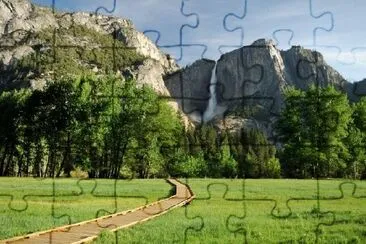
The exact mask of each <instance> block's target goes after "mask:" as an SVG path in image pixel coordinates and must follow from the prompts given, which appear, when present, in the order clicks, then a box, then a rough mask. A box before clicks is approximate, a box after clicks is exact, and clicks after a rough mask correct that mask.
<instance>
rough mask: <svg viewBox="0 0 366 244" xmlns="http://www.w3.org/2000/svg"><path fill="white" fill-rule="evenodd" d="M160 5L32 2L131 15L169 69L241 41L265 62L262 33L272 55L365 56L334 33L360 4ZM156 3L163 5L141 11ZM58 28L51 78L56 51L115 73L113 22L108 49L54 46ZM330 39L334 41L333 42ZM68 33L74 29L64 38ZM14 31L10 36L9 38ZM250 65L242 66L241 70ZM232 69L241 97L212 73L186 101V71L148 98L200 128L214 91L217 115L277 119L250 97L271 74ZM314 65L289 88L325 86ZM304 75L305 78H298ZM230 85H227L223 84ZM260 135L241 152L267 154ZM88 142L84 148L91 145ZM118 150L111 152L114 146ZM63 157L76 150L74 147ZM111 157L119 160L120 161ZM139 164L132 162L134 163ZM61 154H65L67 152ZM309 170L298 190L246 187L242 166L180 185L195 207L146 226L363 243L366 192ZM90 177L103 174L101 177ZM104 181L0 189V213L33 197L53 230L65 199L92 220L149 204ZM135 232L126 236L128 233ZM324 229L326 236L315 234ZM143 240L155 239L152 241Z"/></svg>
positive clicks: (115, 96)
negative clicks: (242, 111) (247, 112)
mask: <svg viewBox="0 0 366 244" xmlns="http://www.w3.org/2000/svg"><path fill="white" fill-rule="evenodd" d="M68 2H69V3H68ZM158 2H159V1H146V3H145V2H143V1H126V3H124V2H123V3H122V2H120V1H117V0H109V1H104V2H102V1H99V0H98V1H81V0H80V1H63V2H62V4H61V2H60V0H53V1H50V0H43V1H38V3H42V4H44V5H46V6H49V7H51V8H52V9H53V12H54V14H55V13H56V9H58V8H62V7H63V6H72V5H74V7H69V8H72V10H84V11H89V12H92V13H93V14H95V15H120V16H124V15H123V14H126V16H127V15H132V14H133V13H136V16H129V17H131V18H132V20H133V21H134V19H136V20H138V19H139V18H140V19H146V23H143V24H144V27H145V28H144V29H142V30H141V31H142V32H143V33H144V34H145V35H147V36H148V37H149V38H150V39H151V40H152V41H153V42H154V43H155V44H156V46H157V47H158V48H160V49H162V50H163V51H165V52H167V53H169V54H170V55H171V56H172V57H174V58H175V60H176V61H177V62H178V63H179V64H183V65H186V64H190V63H193V62H194V61H195V60H198V59H201V58H205V59H212V60H218V59H219V58H220V56H221V55H222V54H224V53H226V52H228V51H232V50H235V49H238V48H241V47H243V46H244V45H246V46H245V47H244V48H242V49H241V50H240V52H242V56H244V55H246V54H245V53H246V52H247V53H249V52H251V50H253V49H255V50H256V51H255V52H257V53H259V54H261V55H267V54H266V53H267V51H268V50H272V49H271V46H270V45H268V44H263V45H251V46H249V44H251V43H252V42H253V41H254V40H256V39H259V38H265V37H266V38H271V39H273V40H274V41H275V44H276V46H277V47H283V48H289V47H290V46H292V45H294V44H296V45H297V44H301V45H302V46H305V47H307V48H312V49H316V50H318V51H320V52H321V53H323V52H324V53H327V54H329V53H330V54H329V55H330V56H332V55H333V56H335V57H336V62H339V63H340V64H341V66H354V67H355V70H359V69H360V67H364V66H362V63H364V61H365V60H364V53H365V51H366V44H365V42H364V41H363V40H364V38H363V37H362V36H360V37H359V38H356V37H354V36H352V35H344V32H345V31H344V30H345V29H352V30H354V31H355V32H362V31H361V30H362V29H363V28H362V27H363V22H362V20H363V19H362V18H361V16H363V13H362V10H364V9H365V8H362V7H365V6H366V5H365V4H364V3H363V2H362V1H349V2H345V1H335V2H334V3H333V2H332V4H330V3H329V2H327V3H324V2H325V1H324V2H322V1H320V0H301V1H287V2H286V1H276V0H271V1H268V2H266V4H263V5H261V4H258V2H256V1H253V0H234V1H230V3H228V1H223V0H213V1H198V0H173V1H167V2H164V3H158ZM159 4H160V5H161V8H157V7H154V8H152V7H151V6H156V5H159ZM149 6H150V7H151V8H149ZM128 9H129V11H130V13H129V12H128ZM138 10H140V11H138ZM213 10H215V11H214V13H212V12H213ZM360 12H361V13H360ZM259 13H260V14H261V16H266V15H268V16H270V15H271V14H272V13H278V15H281V14H283V13H285V14H284V15H285V16H284V17H283V18H280V21H279V22H278V23H277V22H272V21H271V19H267V20H266V19H260V18H259V17H258V15H259ZM343 13H345V14H343ZM350 13H353V14H354V15H356V16H357V18H349V15H350ZM165 14H166V16H167V18H166V19H165V18H163V17H162V15H165ZM69 17H70V16H69V15H68V14H65V15H63V16H58V17H57V18H69ZM70 18H72V17H70ZM160 19H161V20H160ZM153 20H154V21H153ZM96 21H97V22H98V21H100V22H99V23H101V24H103V20H102V19H100V20H98V19H97V20H96ZM139 21H140V20H139ZM141 21H142V20H141ZM149 21H150V22H149ZM70 23H71V25H70V26H67V27H66V26H65V27H64V28H65V29H67V30H71V31H72V30H75V28H76V27H75V26H73V23H74V22H73V20H72V21H71V22H70ZM299 23H306V25H300V24H299ZM62 28H63V26H60V28H59V29H56V28H55V29H52V28H51V29H50V30H49V36H48V38H50V40H51V42H50V43H52V45H46V46H42V47H41V48H40V49H48V50H50V52H51V54H52V55H51V57H52V58H51V59H48V60H47V62H48V64H49V65H53V66H54V70H57V69H59V68H60V67H59V66H57V65H56V64H58V63H60V59H59V55H58V53H60V52H66V53H67V52H69V53H77V55H80V57H82V56H83V57H85V56H87V55H91V56H90V59H91V60H93V61H94V62H95V63H98V64H103V62H106V60H101V56H100V55H99V52H100V51H102V52H103V53H105V54H106V55H107V57H110V59H111V60H109V62H110V63H112V66H113V67H112V68H111V67H110V68H111V69H112V70H113V71H118V70H119V68H120V67H119V66H120V63H119V61H120V60H118V57H119V56H120V55H122V54H121V53H122V52H124V51H125V50H128V49H129V48H126V47H124V46H123V47H122V46H119V44H118V42H117V39H118V38H117V35H118V32H119V28H120V26H119V25H118V23H116V25H115V29H114V30H112V31H111V33H114V35H115V36H114V41H113V42H108V43H106V44H105V45H99V44H100V43H99V44H98V43H97V44H96V46H95V47H93V48H91V50H90V47H86V46H85V45H82V43H83V40H82V37H80V39H78V38H79V37H78V36H75V38H76V39H77V40H79V41H80V43H67V42H64V40H63V36H62V32H60V29H62ZM65 31H66V30H65ZM337 32H339V33H341V34H337ZM74 33H76V32H75V31H74ZM12 34H13V35H16V33H12ZM341 38H342V40H340V39H341ZM102 41H103V40H102ZM20 45H21V44H20V43H16V44H15V45H13V47H18V46H20ZM1 47H3V46H1ZM270 54H272V53H270ZM38 55H39V60H44V59H42V55H44V53H42V52H39V53H38ZM253 60H254V59H253ZM218 63H219V62H217V63H215V69H213V68H212V70H214V72H212V73H211V71H210V75H212V76H213V75H216V74H219V73H222V72H224V71H225V68H227V67H222V66H219V64H218ZM248 63H250V64H251V65H249V66H246V64H248ZM38 65H39V63H37V64H34V66H35V67H37V66H38ZM235 65H237V66H245V67H244V68H243V70H245V71H244V74H242V76H239V77H240V79H241V80H240V81H239V82H241V87H240V88H241V89H242V90H239V91H238V90H236V91H234V92H233V91H232V90H230V89H229V88H227V87H225V84H224V83H222V82H221V81H220V80H219V79H216V80H214V79H212V76H211V79H210V83H208V84H207V86H205V87H204V89H202V90H205V92H206V96H205V97H204V98H202V96H201V97H199V96H197V97H195V94H194V95H193V96H191V94H189V95H187V94H186V93H185V91H184V88H185V87H187V82H190V80H189V79H190V78H189V75H186V74H184V73H183V74H182V73H180V74H179V76H178V78H177V79H176V81H177V82H178V83H177V84H175V85H176V86H179V87H180V89H178V91H177V93H176V94H171V96H163V95H162V96H160V97H158V99H157V100H163V101H166V100H168V101H175V100H178V101H179V102H180V106H181V107H180V108H181V109H182V111H183V112H184V113H186V114H195V116H196V117H198V119H197V121H201V122H204V121H205V119H204V117H205V112H206V107H203V108H201V107H199V106H201V105H200V104H203V103H205V104H208V105H207V106H210V105H209V104H210V101H211V100H212V97H213V96H214V95H216V98H217V100H218V105H220V104H221V105H222V106H223V107H224V106H234V105H235V106H239V105H240V106H242V107H248V106H253V105H258V104H259V105H261V106H262V107H264V108H269V109H268V110H269V111H265V113H264V114H265V115H267V116H271V118H274V119H276V118H277V117H279V116H280V114H279V111H277V109H276V108H277V103H278V100H277V98H276V97H275V96H273V95H271V94H264V95H263V93H261V92H260V91H261V89H258V90H259V91H256V92H253V93H249V92H248V91H249V90H251V89H253V87H261V82H262V81H263V80H264V79H268V77H271V72H272V71H271V70H267V69H266V67H267V66H265V64H264V63H260V62H257V61H256V60H254V61H249V62H248V61H246V63H245V62H244V61H243V60H238V61H237V62H236V63H233V64H232V66H233V67H235ZM321 65H322V64H321V62H320V61H319V58H318V56H317V55H315V56H313V57H310V58H304V59H301V60H299V61H297V64H296V76H297V77H296V78H297V79H299V80H309V79H312V80H313V81H315V82H314V83H315V85H316V86H315V87H316V89H319V88H320V87H321V86H322V85H323V82H324V76H325V74H324V72H325V71H324V70H323V68H322V66H321ZM34 66H33V67H34ZM341 66H337V67H341ZM309 67H310V68H309ZM351 70H352V68H351ZM304 71H307V72H305V73H304ZM57 76H58V74H57V72H54V79H55V80H56V79H57V78H58V77H57ZM233 80H235V79H234V78H233ZM200 85H201V84H200ZM261 88H263V87H261ZM263 89H264V88H263ZM263 89H262V90H263ZM213 91H214V92H213ZM355 91H356V89H355ZM91 93H93V92H91ZM258 94H259V95H258ZM355 94H356V92H355ZM356 95H357V96H364V95H366V92H365V93H362V92H361V93H360V92H359V90H358V91H357V94H356ZM327 98H328V97H322V96H321V95H319V93H318V94H316V96H315V100H314V101H313V103H311V104H302V105H301V106H304V107H305V106H313V107H314V108H315V111H316V112H318V113H320V112H321V106H320V105H319V101H322V99H327ZM89 99H95V100H101V101H116V100H123V101H126V103H128V101H129V99H131V97H129V96H128V94H127V95H126V94H120V93H119V92H118V85H117V81H116V82H111V84H110V87H109V89H108V91H107V92H106V93H105V95H100V94H96V93H93V96H90V97H89ZM191 103H197V104H198V105H197V107H199V108H198V109H197V108H194V109H191V107H190V104H191ZM112 104H113V106H112V107H111V110H114V109H117V108H115V107H114V104H115V103H114V102H112ZM233 104H234V105H233ZM238 104H239V105H238ZM143 106H151V107H152V108H153V109H150V110H149V111H153V112H152V115H154V114H158V113H159V111H160V107H159V106H160V104H159V103H158V102H157V103H153V104H149V105H146V104H145V103H144V100H143V99H142V100H141V107H143ZM96 113H98V111H96ZM149 115H150V114H147V115H146V116H149ZM220 116H222V121H223V123H224V124H225V123H229V120H230V119H231V117H230V116H231V114H229V113H222V114H220ZM338 116H339V115H337V114H330V115H329V118H333V120H334V121H339V118H338ZM98 118H101V121H102V120H107V121H109V120H112V118H111V116H110V114H100V115H98ZM98 122H100V121H94V122H91V121H89V122H88V124H87V125H88V126H89V127H90V128H89V129H90V130H93V128H94V127H93V126H95V124H94V123H98ZM333 129H334V128H333V127H332V125H328V124H327V121H324V122H323V123H322V124H320V125H317V126H316V127H315V128H313V130H314V131H315V132H321V133H323V134H324V135H325V134H326V133H327V132H328V131H331V130H333ZM113 131H114V132H115V133H128V128H127V129H125V128H120V127H118V125H117V126H116V127H115V128H113ZM148 133H151V134H153V133H155V131H148ZM111 136H112V144H113V145H112V146H116V145H117V144H118V142H117V141H116V140H117V139H116V140H113V134H112V135H111ZM268 138H269V140H268V141H264V142H263V143H251V142H248V143H247V144H246V145H247V146H248V147H251V148H254V149H255V148H266V149H268V150H271V147H272V146H273V143H277V140H279V138H277V135H276V134H270V135H268ZM187 144H188V145H187ZM187 144H184V143H182V144H181V145H172V146H167V147H166V148H162V149H161V150H179V149H181V148H183V147H191V148H194V147H197V148H200V149H201V148H202V147H204V146H203V145H201V144H200V143H192V142H188V143H187ZM314 144H315V145H316V148H318V150H319V151H321V150H322V149H329V150H333V149H334V150H337V148H338V147H337V146H338V145H334V144H332V143H329V141H326V142H325V143H324V141H322V140H321V138H314ZM223 145H225V143H223ZM55 146H60V145H55ZM90 146H91V148H92V146H93V145H90ZM118 146H120V145H119V144H118ZM145 146H146V147H148V146H149V141H146V145H145ZM226 146H228V147H229V148H236V150H246V149H243V148H242V147H243V145H242V144H241V143H240V142H237V143H233V140H231V141H230V143H229V142H227V143H226ZM302 146H303V148H304V150H306V148H307V147H308V146H309V145H308V144H303V145H302ZM61 147H62V146H61ZM355 147H356V148H357V147H358V148H361V149H364V148H365V145H363V143H359V145H356V146H355ZM200 149H197V150H200ZM205 149H206V150H207V151H209V150H210V148H205ZM70 150H72V152H75V151H76V150H77V149H70ZM132 150H133V148H132ZM107 156H108V155H107ZM109 156H111V157H113V156H115V157H116V158H119V157H120V156H119V155H109ZM138 156H139V155H136V157H138ZM321 156H322V155H320V153H319V154H316V155H315V156H314V157H318V158H317V160H318V161H321V160H324V158H321ZM69 157H70V158H71V157H72V153H71V152H70V155H69ZM326 160H331V159H326ZM95 163H97V162H95ZM106 167H107V166H106ZM317 167H318V166H317V165H316V166H314V172H315V174H314V178H313V179H311V180H310V179H309V181H308V183H307V185H306V186H304V185H303V183H300V182H296V181H290V180H289V182H290V183H288V182H286V181H287V180H284V181H283V182H282V183H281V184H279V185H276V186H277V187H278V188H275V187H274V186H272V182H271V181H270V180H262V181H261V182H262V183H261V185H258V182H256V181H255V180H252V179H248V178H249V177H246V176H247V175H248V172H246V169H243V172H242V173H243V176H244V177H242V178H243V179H235V180H221V179H205V180H199V179H186V180H185V181H184V183H185V184H187V185H190V186H191V187H192V190H193V192H194V193H195V194H196V199H195V200H194V201H193V202H192V203H191V204H189V205H187V206H184V209H179V210H175V211H177V213H176V215H174V216H175V217H177V216H178V215H179V217H177V219H172V218H169V217H165V216H163V217H162V218H166V219H159V218H158V219H156V220H155V221H157V222H156V223H157V224H156V225H158V226H160V228H163V227H165V228H166V230H165V231H166V232H169V228H170V227H171V232H173V233H170V235H169V234H166V235H167V236H164V235H163V234H161V235H162V236H161V238H162V240H165V241H167V239H165V238H168V239H169V238H171V239H170V241H172V242H178V243H194V242H200V243H204V242H220V238H221V237H222V236H229V239H228V240H229V241H230V242H232V243H255V242H256V241H258V240H261V241H262V242H270V241H271V240H272V239H271V238H275V239H276V240H279V241H281V242H282V243H296V242H300V243H306V242H310V243H313V242H317V243H323V242H324V243H327V242H330V241H332V240H333V241H334V240H337V241H339V242H341V241H343V242H347V241H348V242H351V241H354V242H355V243H357V241H358V242H359V243H363V242H364V241H365V240H366V234H365V233H366V227H365V216H366V215H365V214H366V213H365V209H364V208H362V207H360V206H366V188H365V185H364V183H363V182H361V181H341V180H340V181H338V182H337V184H336V185H335V184H334V181H332V184H330V182H327V180H323V179H321V176H320V175H318V168H317ZM117 170H118V169H116V171H117ZM100 172H101V173H100V174H102V172H103V170H101V171H100ZM110 178H114V180H113V183H111V182H109V183H103V182H102V181H99V180H86V179H80V180H77V181H74V182H73V183H72V184H73V185H72V186H70V188H69V189H68V190H67V191H65V190H62V189H58V188H57V180H55V179H43V178H41V177H40V178H32V179H29V183H28V184H29V185H31V186H32V188H34V189H36V190H35V191H29V190H28V191H26V194H24V195H19V194H16V195H13V194H11V193H9V192H8V191H7V192H6V193H1V192H0V199H2V200H4V199H5V200H4V201H2V202H6V205H5V206H1V208H2V209H1V211H10V212H11V213H12V214H15V215H16V214H27V211H29V210H30V209H31V208H32V207H33V206H32V203H34V202H37V201H45V202H49V205H50V207H49V208H48V209H45V211H49V213H50V215H49V216H50V219H49V222H50V226H52V225H62V224H72V223H75V222H78V221H77V220H78V219H79V218H80V217H79V215H80V213H77V212H75V211H74V210H73V207H72V206H73V204H74V203H77V202H79V201H80V199H86V198H87V199H89V201H91V202H93V203H94V204H93V207H95V209H93V212H95V215H93V216H91V217H93V218H94V217H95V218H97V217H100V216H102V215H108V214H114V213H117V212H119V211H121V210H126V209H128V208H132V207H135V206H142V205H146V204H148V203H149V202H150V201H152V200H151V199H148V197H146V196H144V195H139V194H135V193H130V192H127V193H126V192H124V191H123V189H124V187H125V186H126V185H128V184H131V183H132V184H133V182H134V180H132V179H130V180H129V182H128V183H126V181H124V180H120V179H119V177H118V176H117V175H113V176H112V177H110ZM103 184H106V185H103ZM15 187H16V186H15ZM100 189H101V190H100ZM129 200H131V202H132V201H133V203H129ZM354 202H356V206H353V205H350V204H351V203H354ZM202 210H204V211H202ZM165 220H167V221H171V222H169V223H174V224H175V225H176V226H178V227H173V226H169V225H167V224H166V223H165V224H164V221H165ZM260 221H263V222H265V223H266V225H268V226H277V227H276V228H274V229H273V230H270V231H268V230H264V229H263V228H265V226H264V225H263V224H261V223H260ZM291 221H294V223H296V225H297V226H301V232H302V233H303V234H302V236H301V237H299V238H297V237H296V238H294V233H292V230H291V225H292V223H293V222H291ZM348 223H357V226H358V227H359V230H357V231H358V232H357V231H355V230H349V229H347V228H348V227H347V224H348ZM156 225H155V226H154V223H153V222H148V223H146V224H144V225H143V226H138V227H136V228H134V229H129V230H126V231H120V232H116V233H113V238H110V239H108V240H113V241H114V242H116V243H124V240H128V241H127V242H146V243H148V242H149V237H150V236H147V234H146V233H147V229H148V228H151V229H152V230H153V231H154V232H157V233H160V232H161V230H159V229H157V227H156ZM172 225H173V224H172ZM161 226H163V227H161ZM100 227H101V228H105V229H107V228H108V227H110V226H103V225H101V226H100ZM9 228H11V227H9ZM139 228H140V229H141V230H142V231H141V230H140V229H139ZM154 228H156V229H154ZM261 228H262V229H261ZM342 228H345V229H346V230H345V231H353V232H354V236H355V239H354V240H344V239H342V238H343V237H342V233H339V230H340V229H342ZM134 231H136V233H135V234H134ZM144 232H146V233H144ZM263 233H266V234H263ZM326 233H327V235H325V234H326ZM359 233H363V236H359V235H358V234H359ZM134 235H135V236H134ZM324 236H326V238H329V236H330V237H332V236H335V239H325V237H324ZM125 238H127V239H125ZM129 238H130V239H129ZM134 238H135V239H134ZM136 238H137V239H136ZM140 238H141V239H140ZM151 238H156V237H154V236H152V237H151ZM337 238H338V239H337ZM362 238H363V239H362ZM51 240H52V238H51Z"/></svg>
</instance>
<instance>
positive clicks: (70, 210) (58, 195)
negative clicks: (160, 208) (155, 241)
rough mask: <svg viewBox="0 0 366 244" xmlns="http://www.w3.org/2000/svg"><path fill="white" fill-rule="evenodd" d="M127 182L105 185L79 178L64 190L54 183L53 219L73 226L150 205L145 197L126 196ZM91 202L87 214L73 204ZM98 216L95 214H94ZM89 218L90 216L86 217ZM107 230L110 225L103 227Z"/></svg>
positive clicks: (106, 183)
mask: <svg viewBox="0 0 366 244" xmlns="http://www.w3.org/2000/svg"><path fill="white" fill-rule="evenodd" d="M126 182H127V183H128V181H119V180H117V179H115V180H114V181H112V182H111V181H109V182H104V181H102V180H86V179H80V180H78V181H73V182H71V183H76V185H72V186H70V187H68V188H67V189H65V188H60V187H57V184H56V183H55V184H54V197H53V205H52V216H53V217H54V218H55V220H56V221H57V222H58V223H59V224H72V223H76V222H80V221H82V220H84V219H93V218H99V217H101V216H104V215H110V214H114V213H117V212H120V211H123V210H127V209H131V208H134V207H137V206H143V205H146V204H147V203H148V199H146V197H144V196H137V195H133V194H124V193H123V191H124V189H123V188H124V187H123V184H124V183H126ZM85 199H90V202H92V203H93V204H91V205H90V206H89V207H88V209H85V211H84V212H83V211H80V209H79V211H77V212H75V211H74V207H73V205H77V204H78V202H85ZM91 214H95V215H93V216H92V215H91ZM86 216H88V217H86ZM101 227H102V228H107V227H109V226H101Z"/></svg>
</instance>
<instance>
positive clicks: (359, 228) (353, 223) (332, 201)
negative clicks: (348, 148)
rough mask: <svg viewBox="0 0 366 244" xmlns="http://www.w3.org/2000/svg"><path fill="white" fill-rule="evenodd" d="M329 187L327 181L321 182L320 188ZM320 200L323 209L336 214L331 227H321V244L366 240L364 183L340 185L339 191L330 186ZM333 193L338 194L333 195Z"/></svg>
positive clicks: (342, 183) (346, 182)
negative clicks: (323, 243)
mask: <svg viewBox="0 0 366 244" xmlns="http://www.w3.org/2000/svg"><path fill="white" fill-rule="evenodd" d="M326 185H329V183H327V182H326V181H321V182H320V187H322V186H323V188H325V186H326ZM326 188H327V189H330V190H329V191H327V192H325V193H324V194H323V196H322V198H321V199H320V201H321V205H322V208H323V209H324V208H325V209H327V210H329V211H331V212H332V213H333V214H334V221H333V223H332V224H331V225H324V226H323V227H320V228H321V230H322V231H323V232H325V233H326V235H324V236H319V241H320V242H327V243H330V242H352V241H354V242H356V241H361V240H362V239H364V238H365V236H364V233H365V231H366V225H365V220H366V211H365V208H364V206H365V204H366V185H365V184H364V182H362V181H357V182H352V181H345V182H341V183H340V184H339V185H338V189H335V187H334V188H333V189H334V190H333V189H332V187H330V186H328V187H326ZM333 192H337V194H336V195H333V194H334V193H333Z"/></svg>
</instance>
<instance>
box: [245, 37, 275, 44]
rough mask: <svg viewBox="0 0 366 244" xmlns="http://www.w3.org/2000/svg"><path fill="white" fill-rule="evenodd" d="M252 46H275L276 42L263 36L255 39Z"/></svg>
mask: <svg viewBox="0 0 366 244" xmlns="http://www.w3.org/2000/svg"><path fill="white" fill-rule="evenodd" d="M251 46H275V42H274V41H273V40H272V39H265V38H261V39H258V40H256V41H254V42H253V43H252V45H251Z"/></svg>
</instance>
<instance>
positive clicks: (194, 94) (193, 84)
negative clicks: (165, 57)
mask: <svg viewBox="0 0 366 244" xmlns="http://www.w3.org/2000/svg"><path fill="white" fill-rule="evenodd" d="M214 66H215V61H212V60H205V59H202V60H198V61H196V62H194V63H193V64H192V65H191V66H189V67H186V68H184V69H182V70H179V71H177V72H175V73H173V74H170V75H167V76H166V77H165V78H164V80H165V85H166V87H167V89H168V90H169V92H170V95H171V97H172V98H173V99H176V100H177V101H178V104H179V107H180V108H181V110H182V111H183V112H184V113H186V114H191V115H192V118H193V119H194V120H195V118H196V117H197V119H196V120H197V121H199V120H200V119H199V118H198V117H201V116H202V114H203V112H204V111H205V110H206V108H207V104H208V100H209V98H210V79H211V74H212V69H213V68H214Z"/></svg>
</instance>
